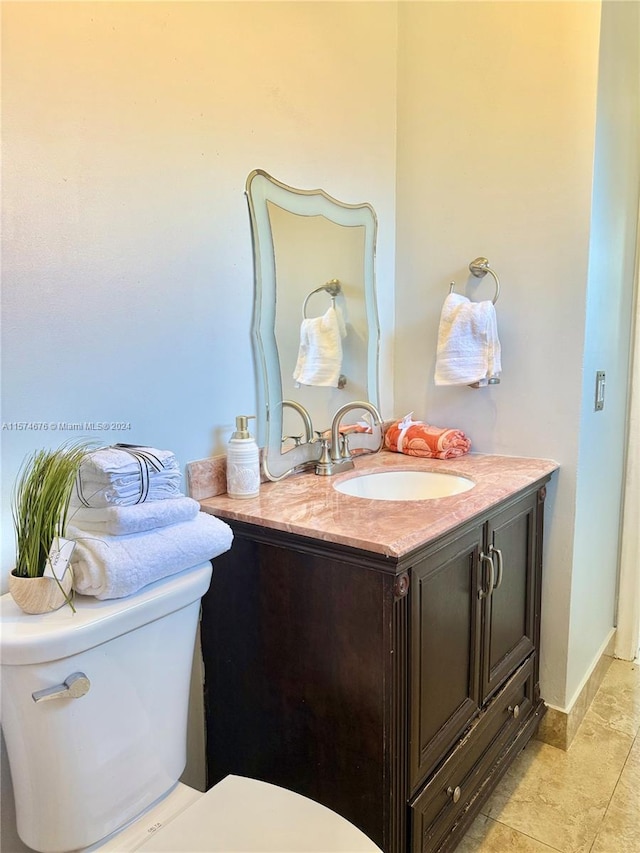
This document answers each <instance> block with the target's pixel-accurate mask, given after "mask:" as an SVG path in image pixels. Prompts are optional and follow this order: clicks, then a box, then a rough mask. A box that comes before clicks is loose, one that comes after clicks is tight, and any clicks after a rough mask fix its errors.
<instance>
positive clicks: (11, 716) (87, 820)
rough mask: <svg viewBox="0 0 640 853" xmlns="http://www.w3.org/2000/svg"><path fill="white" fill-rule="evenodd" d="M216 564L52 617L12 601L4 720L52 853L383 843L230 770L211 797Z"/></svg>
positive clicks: (40, 834)
mask: <svg viewBox="0 0 640 853" xmlns="http://www.w3.org/2000/svg"><path fill="white" fill-rule="evenodd" d="M210 579H211V565H210V564H209V563H206V564H204V565H201V566H196V567H194V568H192V569H189V570H187V571H185V572H181V573H180V574H177V575H173V576H172V577H170V578H167V579H165V580H163V581H158V582H157V583H154V584H151V585H150V586H147V587H145V588H144V589H143V590H141V591H140V592H139V593H137V594H136V595H132V596H129V597H128V598H125V599H116V600H111V601H98V600H97V599H94V598H87V597H85V596H78V597H77V598H76V602H75V606H76V610H77V612H76V613H75V614H73V613H72V612H71V610H70V609H69V608H68V607H63V608H62V609H61V610H57V611H55V612H54V613H49V614H46V615H44V616H28V615H25V614H24V613H22V611H21V610H19V608H18V607H17V605H16V604H15V603H14V601H13V599H12V598H11V596H10V595H3V596H2V597H1V598H0V619H1V625H0V632H1V633H0V643H1V646H0V649H1V667H0V670H1V676H2V728H3V730H4V736H5V740H6V744H7V751H8V754H9V764H10V767H11V776H12V780H13V789H14V794H15V802H16V816H17V827H18V833H19V835H20V837H21V838H22V840H23V841H24V843H25V844H26V845H28V846H29V847H31V848H33V849H34V850H38V851H43V853H66V851H75V850H100V851H119V853H128V851H134V850H142V851H145V853H161V851H164V853H180V851H183V853H200V851H210V852H212V851H224V853H234V852H235V851H243V853H258V851H260V853H267V851H272V853H303V851H322V853H338V851H341V853H360V851H362V852H363V853H365V851H366V853H379V848H378V847H376V845H374V844H373V842H372V841H370V840H369V839H368V838H367V837H366V836H365V835H364V834H363V833H362V832H360V831H359V830H358V829H356V827H354V826H353V825H352V824H350V823H349V822H348V821H346V820H345V819H344V818H342V817H340V816H339V815H337V814H335V813H334V812H332V811H330V810H329V809H327V808H325V807H324V806H321V805H319V804H318V803H315V802H313V801H311V800H308V799H306V798H305V797H301V796H300V795H298V794H295V793H293V792H291V791H286V790H284V789H282V788H278V787H276V786H274V785H269V784H267V783H265V782H260V781H257V780H254V779H246V778H242V777H238V776H228V777H227V778H226V779H223V780H222V782H220V783H219V784H218V785H215V786H214V787H213V788H211V789H210V790H209V791H208V792H207V793H206V794H202V793H200V792H198V791H194V790H193V789H191V788H188V787H186V786H185V785H183V784H181V783H179V782H178V779H179V778H180V776H181V774H182V772H183V770H184V766H185V762H186V730H187V706H188V697H189V683H190V676H191V662H192V655H193V648H194V642H195V636H196V628H197V623H198V614H199V608H200V598H201V597H202V595H204V593H205V592H206V590H207V588H208V586H209V582H210Z"/></svg>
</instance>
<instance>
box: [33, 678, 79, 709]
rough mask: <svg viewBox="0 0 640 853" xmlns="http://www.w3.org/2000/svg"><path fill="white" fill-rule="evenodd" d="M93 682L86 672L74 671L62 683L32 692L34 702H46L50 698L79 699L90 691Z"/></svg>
mask: <svg viewBox="0 0 640 853" xmlns="http://www.w3.org/2000/svg"><path fill="white" fill-rule="evenodd" d="M90 687H91V682H90V681H89V679H88V678H87V676H86V675H85V674H84V672H74V673H72V674H71V675H70V676H69V677H68V678H66V679H65V681H64V682H63V683H62V684H56V685H55V687H46V688H45V689H44V690H36V692H35V693H32V694H31V697H32V699H33V701H34V702H46V701H47V700H48V699H79V698H80V697H81V696H84V694H85V693H88V692H89V688H90Z"/></svg>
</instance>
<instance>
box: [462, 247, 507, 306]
mask: <svg viewBox="0 0 640 853" xmlns="http://www.w3.org/2000/svg"><path fill="white" fill-rule="evenodd" d="M469 270H470V271H471V273H472V275H475V277H476V278H484V277H485V275H486V274H487V273H489V275H492V276H493V280H494V281H495V283H496V292H495V295H494V297H493V299H492V300H491V301H492V302H493V304H494V305H495V304H496V302H497V301H498V297H499V296H500V280H499V279H498V276H497V275H496V274H495V273H494V271H493V270H492V269H491V267H490V266H489V261H488V260H487V259H486V258H476V259H475V261H471V263H470V264H469Z"/></svg>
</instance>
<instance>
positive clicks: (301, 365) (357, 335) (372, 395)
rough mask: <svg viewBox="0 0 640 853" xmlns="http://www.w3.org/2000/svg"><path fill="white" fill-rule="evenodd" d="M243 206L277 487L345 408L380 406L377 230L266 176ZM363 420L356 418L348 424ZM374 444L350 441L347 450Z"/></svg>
mask: <svg viewBox="0 0 640 853" xmlns="http://www.w3.org/2000/svg"><path fill="white" fill-rule="evenodd" d="M247 198H248V201H249V210H250V215H251V225H252V236H253V245H254V263H255V281H256V290H255V304H254V323H253V338H254V349H255V357H256V365H257V368H258V377H257V379H258V387H259V399H258V406H259V410H258V418H259V438H260V440H261V443H263V444H264V446H265V455H264V461H265V465H264V467H265V472H266V474H267V476H269V477H270V478H271V479H279V477H281V476H284V475H286V474H287V473H289V472H290V471H291V470H293V469H294V468H297V467H299V466H301V465H305V464H309V463H314V462H315V461H317V460H318V459H319V456H320V446H319V442H317V441H314V440H313V438H312V440H309V435H310V433H312V430H315V431H318V432H321V431H325V430H327V429H328V428H329V427H330V425H331V421H332V418H333V416H334V414H335V412H336V411H337V410H338V409H339V408H340V407H342V406H344V405H345V404H346V403H349V402H353V401H355V400H368V401H369V402H371V403H373V404H374V405H376V406H377V405H378V373H377V371H378V344H379V327H378V318H377V307H376V300H375V279H374V261H375V237H376V226H377V223H376V217H375V213H374V211H373V208H372V207H371V206H370V205H368V204H359V205H352V204H346V203H343V202H339V201H337V200H336V199H334V198H332V197H331V196H329V195H328V194H327V193H326V192H324V191H323V190H299V189H294V188H293V187H289V186H287V185H286V184H282V183H281V182H279V181H276V180H275V178H272V177H271V176H270V175H268V174H267V173H266V172H263V171H261V170H256V171H254V172H252V173H251V174H250V175H249V178H248V179H247ZM307 413H308V416H307ZM362 419H363V412H362V411H360V412H358V411H354V412H353V413H352V415H351V417H350V418H348V419H347V420H351V422H354V423H355V422H356V421H358V420H362ZM370 442H371V436H367V435H362V436H360V435H358V436H353V438H352V440H351V447H352V448H353V449H358V448H359V447H364V448H368V447H369V443H370ZM374 443H375V442H374Z"/></svg>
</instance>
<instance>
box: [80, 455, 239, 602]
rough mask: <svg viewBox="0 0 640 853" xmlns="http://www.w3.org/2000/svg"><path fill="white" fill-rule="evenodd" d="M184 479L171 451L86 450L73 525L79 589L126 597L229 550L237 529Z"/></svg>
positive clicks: (85, 591)
mask: <svg viewBox="0 0 640 853" xmlns="http://www.w3.org/2000/svg"><path fill="white" fill-rule="evenodd" d="M180 482H181V474H180V469H179V466H178V463H177V461H176V458H175V456H174V455H173V453H171V452H169V451H164V450H156V449H155V448H149V447H132V446H129V445H115V446H113V447H107V448H103V449H101V450H97V451H95V452H94V453H91V454H90V455H89V456H88V457H87V459H86V460H85V461H84V462H83V464H82V467H81V470H80V472H79V475H78V479H77V481H76V489H75V493H74V495H73V497H72V500H71V504H70V508H69V523H68V525H67V537H68V538H69V539H74V540H75V542H76V546H75V549H74V552H73V556H72V558H71V565H72V568H73V575H74V589H75V590H76V592H79V593H81V594H82V595H93V596H95V597H96V598H122V597H124V596H126V595H131V594H132V593H134V592H137V591H138V590H139V589H141V588H142V587H143V586H146V585H147V584H150V583H153V581H157V580H160V579H161V578H164V577H167V576H169V575H172V574H176V573H177V572H181V571H184V570H185V569H189V568H191V567H192V566H195V565H197V564H199V563H203V562H205V561H206V560H211V559H213V558H214V557H217V556H219V555H220V554H222V553H224V551H228V550H229V548H230V547H231V542H232V538H233V534H232V532H231V528H230V527H229V526H228V525H227V524H225V523H224V522H223V521H221V520H220V519H218V518H215V516H213V515H208V514H207V513H203V512H200V506H199V504H198V503H197V501H194V500H192V499H191V498H188V497H185V495H184V494H182V492H181V491H180Z"/></svg>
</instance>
